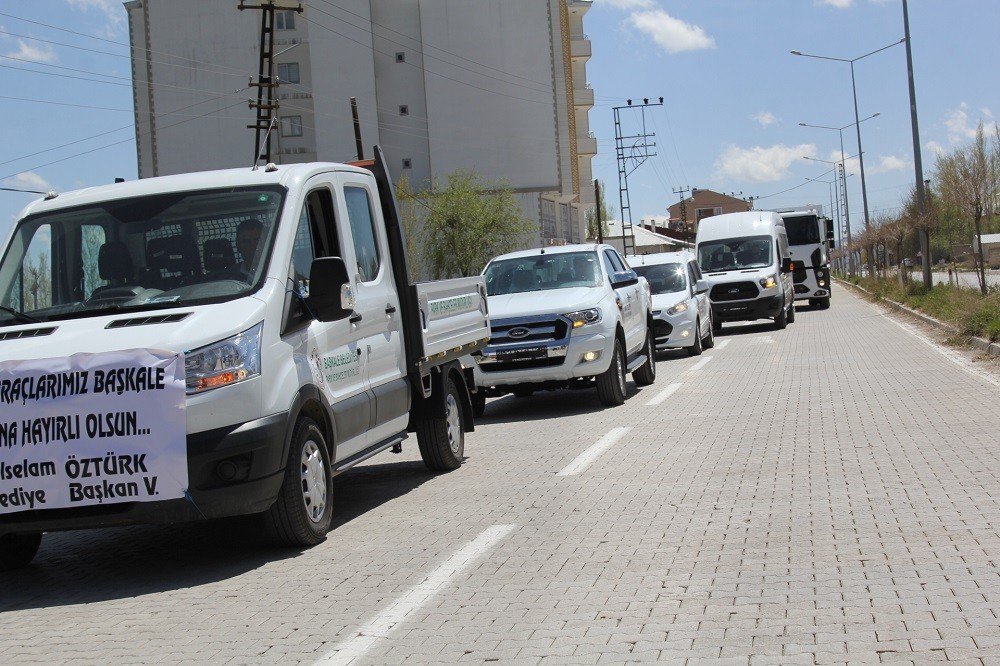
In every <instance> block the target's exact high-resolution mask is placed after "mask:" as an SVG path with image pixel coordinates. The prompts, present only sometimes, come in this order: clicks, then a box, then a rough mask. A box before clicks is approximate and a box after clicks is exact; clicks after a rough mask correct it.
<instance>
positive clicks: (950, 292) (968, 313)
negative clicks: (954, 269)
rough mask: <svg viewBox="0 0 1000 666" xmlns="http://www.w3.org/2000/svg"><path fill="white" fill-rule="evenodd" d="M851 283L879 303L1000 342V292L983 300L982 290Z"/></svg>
mask: <svg viewBox="0 0 1000 666" xmlns="http://www.w3.org/2000/svg"><path fill="white" fill-rule="evenodd" d="M850 282H852V283H854V284H857V285H859V286H861V287H864V288H865V289H867V290H868V291H870V292H871V293H872V294H873V295H874V296H875V298H876V299H877V300H881V299H888V300H892V301H896V302H897V303H902V304H903V305H906V306H907V307H910V308H913V309H914V310H920V311H921V312H923V313H924V314H928V315H930V316H931V317H934V318H935V319H940V320H941V321H945V322H948V323H949V324H952V325H954V326H956V327H957V328H958V329H959V330H960V331H962V333H964V334H965V335H974V336H976V337H980V338H986V339H987V340H990V341H991V342H997V341H1000V290H997V289H992V290H990V293H989V294H988V295H986V296H983V295H982V294H981V293H980V292H979V290H978V289H967V288H963V287H955V286H951V285H943V284H940V285H936V286H934V287H931V288H930V289H926V288H925V287H924V286H923V284H921V283H917V282H907V283H906V284H905V285H901V284H900V283H899V280H898V279H895V278H891V279H890V278H851V279H850Z"/></svg>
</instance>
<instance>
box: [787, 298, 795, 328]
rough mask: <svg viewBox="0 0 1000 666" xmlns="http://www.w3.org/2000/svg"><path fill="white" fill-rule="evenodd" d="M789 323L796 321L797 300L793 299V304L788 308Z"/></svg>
mask: <svg viewBox="0 0 1000 666" xmlns="http://www.w3.org/2000/svg"><path fill="white" fill-rule="evenodd" d="M788 323H789V324H794V323H795V301H792V304H791V306H790V307H789V308H788Z"/></svg>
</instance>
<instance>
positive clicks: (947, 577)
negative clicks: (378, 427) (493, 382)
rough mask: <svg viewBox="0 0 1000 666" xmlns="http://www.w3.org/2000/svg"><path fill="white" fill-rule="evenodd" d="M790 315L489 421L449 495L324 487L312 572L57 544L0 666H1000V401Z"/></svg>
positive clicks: (221, 539) (185, 545)
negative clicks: (614, 391)
mask: <svg viewBox="0 0 1000 666" xmlns="http://www.w3.org/2000/svg"><path fill="white" fill-rule="evenodd" d="M798 314H799V316H798V321H797V322H796V323H795V324H792V325H790V326H789V328H788V329H787V330H785V331H773V330H770V328H769V327H768V326H745V327H738V326H733V327H728V326H727V328H726V334H725V335H723V336H720V337H719V338H718V341H719V343H720V347H721V348H717V349H715V350H711V351H708V352H706V354H705V355H704V356H702V357H701V359H692V358H687V357H686V356H685V355H683V354H679V355H670V356H669V357H667V358H664V359H662V360H661V362H660V363H659V365H658V370H659V378H658V380H657V382H656V384H655V385H653V386H652V387H648V388H645V389H642V390H641V391H639V390H637V389H636V388H635V387H634V386H633V385H631V384H630V389H631V397H630V399H629V401H628V402H627V403H626V405H625V406H624V407H620V408H617V409H603V408H602V407H601V406H600V405H599V403H598V401H597V398H596V396H594V395H592V394H591V393H589V392H577V393H573V392H560V393H550V394H543V395H540V396H536V397H534V398H532V399H514V398H512V397H508V398H501V399H498V400H494V401H492V402H491V403H490V404H489V406H488V408H487V415H486V418H485V419H484V420H483V422H482V423H481V425H480V426H479V427H478V429H477V431H476V432H475V433H473V434H472V435H470V436H469V439H468V442H467V446H466V451H467V454H468V455H469V460H468V461H467V463H466V464H465V465H464V466H463V467H462V468H461V469H460V470H458V471H456V472H453V473H451V474H447V475H443V476H432V475H430V474H428V473H426V472H425V471H424V469H423V466H422V465H421V464H420V463H419V461H418V458H417V455H416V451H415V448H416V447H415V444H412V443H411V444H408V445H407V447H406V449H405V452H404V454H403V455H401V456H391V455H390V456H388V457H386V456H382V457H379V458H376V459H375V460H374V461H373V462H372V463H371V464H367V465H364V466H363V467H359V468H356V469H355V470H353V471H351V472H349V473H347V474H345V475H343V476H341V477H338V479H337V480H336V494H337V501H338V509H337V515H336V518H335V522H336V529H335V530H334V531H333V532H332V533H331V535H330V537H329V539H328V540H327V541H326V542H325V543H324V544H322V545H321V546H319V547H316V548H314V549H312V550H308V551H304V552H288V551H281V550H275V549H272V548H269V547H267V546H265V545H263V544H262V543H261V542H260V541H259V540H258V539H257V538H255V537H253V536H247V535H246V531H247V528H248V527H252V523H248V522H244V523H240V524H204V525H194V526H185V527H173V528H139V529H128V530H125V529H117V530H104V531H95V532H76V533H68V534H61V535H49V536H48V537H47V538H46V540H45V542H44V543H43V547H42V552H41V553H40V554H39V557H38V558H37V560H36V564H35V565H34V566H33V567H32V568H30V569H28V570H26V571H21V572H17V573H13V574H0V655H3V656H2V660H3V662H4V663H22V662H42V661H45V662H62V661H71V660H79V661H87V662H112V661H113V662H116V663H131V662H157V663H163V662H198V663H228V662H235V663H276V662H282V663H284V662H292V661H305V662H310V663H312V662H315V661H317V660H327V661H328V662H330V663H336V662H337V661H338V660H340V661H345V660H346V659H348V658H350V657H353V658H355V662H354V663H400V662H403V661H408V662H412V663H416V662H435V663H440V662H457V661H468V662H480V663H481V662H486V661H489V662H497V661H499V662H517V663H531V662H537V661H542V662H544V663H549V662H555V663H602V662H612V663H618V662H623V661H626V660H641V661H653V660H657V659H659V660H663V661H667V662H674V663H683V662H684V661H685V660H687V661H689V662H690V663H695V662H697V661H700V660H707V661H712V662H715V661H719V660H722V661H725V662H726V663H738V664H746V663H751V664H758V663H760V664H765V663H781V664H790V663H808V664H813V663H838V662H847V661H853V662H870V663H876V662H887V661H893V662H895V661H914V662H917V663H925V662H928V661H932V660H950V661H959V662H965V663H1000V568H998V562H1000V534H998V527H1000V506H998V503H1000V437H998V430H1000V428H998V426H1000V382H998V381H997V380H996V379H990V377H989V376H979V375H976V374H973V373H972V372H969V371H967V370H966V369H965V368H963V367H962V366H960V365H959V364H957V363H955V362H953V361H952V360H951V359H950V357H949V356H947V355H946V354H944V353H941V352H939V351H937V350H936V349H935V348H934V347H932V346H931V345H929V344H927V343H926V342H925V341H923V340H922V339H921V338H919V337H917V336H916V335H914V334H913V333H912V332H911V331H908V330H905V329H904V328H902V327H900V326H899V325H897V324H896V323H894V320H893V319H891V318H889V317H887V316H885V315H884V314H883V313H882V311H881V310H880V309H878V308H877V307H876V306H874V305H872V304H869V303H866V302H864V301H862V300H860V299H859V298H857V297H855V296H853V295H851V294H848V293H846V292H845V291H843V290H841V291H839V293H837V294H836V300H835V303H834V306H833V307H832V308H831V309H830V310H826V311H814V312H813V311H800V312H799V313H798ZM951 354H953V355H955V353H954V352H951ZM704 359H711V360H710V361H705V360H704ZM674 384H678V385H679V386H676V387H674V388H672V389H671V390H672V394H671V395H669V397H666V398H665V399H662V396H661V399H660V400H657V399H656V398H657V396H658V395H659V394H661V393H662V392H663V391H665V390H666V389H667V388H668V387H670V386H671V385H674ZM651 402H652V403H658V404H647V403H651ZM616 428H627V430H625V431H615V433H613V436H611V437H610V438H609V439H604V440H602V437H604V436H605V435H607V434H608V433H611V432H612V431H613V430H614V429H616ZM599 441H601V442H602V444H601V447H602V448H600V449H591V447H593V446H594V445H595V444H596V443H598V442H599ZM609 442H610V443H609ZM595 451H596V452H597V453H599V455H596V454H595ZM588 452H589V453H588ZM591 454H594V455H591ZM560 472H563V475H560V474H559V473H560ZM504 526H509V527H504Z"/></svg>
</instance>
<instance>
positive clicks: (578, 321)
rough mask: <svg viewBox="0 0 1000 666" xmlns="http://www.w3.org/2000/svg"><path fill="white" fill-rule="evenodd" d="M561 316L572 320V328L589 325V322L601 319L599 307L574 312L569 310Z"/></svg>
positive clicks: (593, 322)
mask: <svg viewBox="0 0 1000 666" xmlns="http://www.w3.org/2000/svg"><path fill="white" fill-rule="evenodd" d="M563 316H564V317H566V318H567V319H569V320H570V321H571V322H573V328H580V327H581V326H589V325H590V324H596V323H597V322H599V321H601V310H600V309H599V308H590V309H589V310H577V311H576V312H570V313H567V314H564V315H563Z"/></svg>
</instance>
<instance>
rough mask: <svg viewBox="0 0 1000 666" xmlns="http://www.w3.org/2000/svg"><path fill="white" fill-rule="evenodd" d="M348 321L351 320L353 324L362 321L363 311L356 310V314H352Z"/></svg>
mask: <svg viewBox="0 0 1000 666" xmlns="http://www.w3.org/2000/svg"><path fill="white" fill-rule="evenodd" d="M348 321H349V322H351V323H352V324H357V323H358V322H359V321H361V313H360V312H355V313H354V314H352V315H351V316H350V318H349V319H348Z"/></svg>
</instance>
